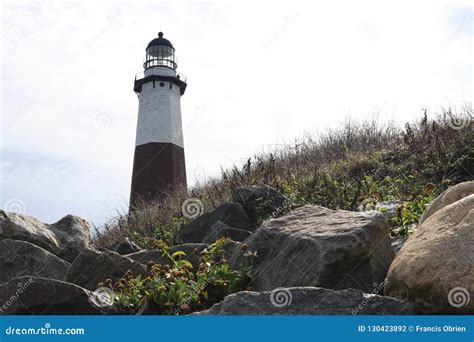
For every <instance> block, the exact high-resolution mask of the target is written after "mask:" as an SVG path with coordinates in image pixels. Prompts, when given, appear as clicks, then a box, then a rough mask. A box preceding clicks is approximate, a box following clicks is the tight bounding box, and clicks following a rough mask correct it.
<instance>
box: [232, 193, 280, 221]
mask: <svg viewBox="0 0 474 342" xmlns="http://www.w3.org/2000/svg"><path fill="white" fill-rule="evenodd" d="M232 201H233V202H237V203H240V204H241V205H242V207H243V208H244V209H245V211H246V212H247V215H248V216H249V218H250V221H251V222H252V223H258V222H261V221H262V220H263V219H266V218H268V217H270V216H272V215H273V216H274V217H276V216H280V214H282V211H283V209H284V206H285V203H286V201H287V199H286V197H285V196H283V195H282V194H280V193H279V192H278V191H277V190H276V189H274V188H272V187H270V186H268V185H258V186H246V187H242V188H238V189H236V190H234V192H233V193H232Z"/></svg>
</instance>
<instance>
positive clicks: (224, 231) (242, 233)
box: [202, 221, 252, 243]
mask: <svg viewBox="0 0 474 342" xmlns="http://www.w3.org/2000/svg"><path fill="white" fill-rule="evenodd" d="M250 234H252V232H250V231H248V230H245V229H237V228H232V227H229V226H227V225H226V224H225V223H223V222H221V221H217V222H216V223H214V224H213V225H212V226H211V230H210V232H209V233H208V234H207V235H206V236H205V237H204V238H203V239H202V242H205V243H213V242H214V241H216V240H217V239H219V238H229V239H231V240H233V241H244V240H245V239H246V238H248V237H249V236H250Z"/></svg>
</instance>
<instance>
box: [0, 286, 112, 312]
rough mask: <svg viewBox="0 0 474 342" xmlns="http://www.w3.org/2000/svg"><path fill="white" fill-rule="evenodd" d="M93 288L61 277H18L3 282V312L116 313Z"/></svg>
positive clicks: (0, 292)
mask: <svg viewBox="0 0 474 342" xmlns="http://www.w3.org/2000/svg"><path fill="white" fill-rule="evenodd" d="M94 298H95V296H94V294H93V293H91V292H90V291H87V290H85V289H83V288H81V287H79V286H76V285H73V284H69V283H65V282H62V281H59V280H54V279H46V278H37V277H19V278H15V279H12V280H10V281H9V282H8V283H6V284H3V285H0V303H1V305H2V306H0V315H99V314H114V313H115V314H117V311H116V310H115V309H114V308H113V307H111V306H102V305H101V304H100V303H98V304H99V305H97V300H94Z"/></svg>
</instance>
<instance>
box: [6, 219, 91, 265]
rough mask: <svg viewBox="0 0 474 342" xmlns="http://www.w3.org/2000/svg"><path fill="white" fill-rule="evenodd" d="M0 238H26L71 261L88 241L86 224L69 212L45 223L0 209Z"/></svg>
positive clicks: (86, 245)
mask: <svg viewBox="0 0 474 342" xmlns="http://www.w3.org/2000/svg"><path fill="white" fill-rule="evenodd" d="M0 239H12V240H22V241H28V242H30V243H32V244H34V245H37V246H39V247H41V248H44V249H46V250H47V251H49V252H51V253H53V254H55V255H57V256H59V257H60V258H62V259H64V260H66V261H68V262H72V261H73V260H74V259H75V258H76V256H77V255H78V254H79V253H80V252H81V251H82V249H84V248H87V247H88V246H89V244H90V238H89V224H88V223H87V222H86V221H84V220H83V219H81V218H80V217H77V216H73V215H67V216H65V217H63V218H62V219H61V220H59V221H58V222H56V223H53V224H45V223H42V222H40V221H38V220H37V219H35V218H33V217H30V216H26V215H19V214H16V213H11V212H6V211H3V210H0Z"/></svg>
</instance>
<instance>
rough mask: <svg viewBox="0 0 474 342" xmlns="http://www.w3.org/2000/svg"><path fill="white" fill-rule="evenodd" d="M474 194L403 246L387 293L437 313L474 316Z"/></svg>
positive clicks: (438, 213)
mask: <svg viewBox="0 0 474 342" xmlns="http://www.w3.org/2000/svg"><path fill="white" fill-rule="evenodd" d="M473 265H474V195H470V196H467V197H464V198H463V199H461V200H459V201H457V202H454V203H452V204H450V205H447V206H444V207H443V208H441V209H439V210H437V211H436V212H434V213H433V214H432V215H430V216H429V217H428V218H427V219H426V220H425V221H424V222H423V224H422V225H421V226H420V227H419V228H418V229H417V230H416V232H415V233H414V234H413V235H412V236H411V237H410V238H409V239H408V241H407V242H406V243H405V244H404V245H403V247H402V249H401V250H400V252H399V253H398V254H397V256H396V257H395V260H394V261H393V263H392V265H391V266H390V270H389V272H388V275H387V286H386V287H385V294H386V295H389V296H392V297H397V298H400V299H404V300H408V301H411V302H414V303H416V304H417V306H418V307H419V308H420V309H422V310H424V311H426V312H432V313H459V314H461V313H469V314H474V272H473Z"/></svg>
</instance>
